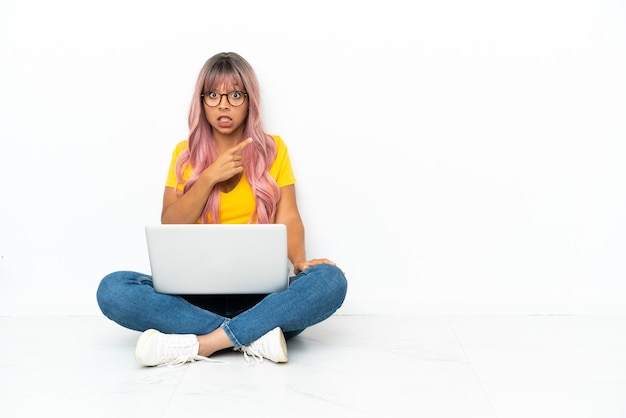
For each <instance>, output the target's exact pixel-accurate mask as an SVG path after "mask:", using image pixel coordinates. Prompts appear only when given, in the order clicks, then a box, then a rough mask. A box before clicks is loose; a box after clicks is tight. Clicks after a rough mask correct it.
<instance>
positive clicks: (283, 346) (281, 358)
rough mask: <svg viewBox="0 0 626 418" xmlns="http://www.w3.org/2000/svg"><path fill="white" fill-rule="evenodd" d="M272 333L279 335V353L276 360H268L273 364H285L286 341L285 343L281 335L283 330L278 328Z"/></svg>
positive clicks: (286, 358)
mask: <svg viewBox="0 0 626 418" xmlns="http://www.w3.org/2000/svg"><path fill="white" fill-rule="evenodd" d="M272 332H276V333H278V335H279V338H280V348H281V352H280V353H278V357H277V358H276V359H270V360H272V361H273V362H274V363H287V361H288V355H287V341H285V335H284V334H283V330H282V329H280V328H275V329H274V331H272Z"/></svg>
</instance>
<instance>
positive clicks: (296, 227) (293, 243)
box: [276, 185, 335, 274]
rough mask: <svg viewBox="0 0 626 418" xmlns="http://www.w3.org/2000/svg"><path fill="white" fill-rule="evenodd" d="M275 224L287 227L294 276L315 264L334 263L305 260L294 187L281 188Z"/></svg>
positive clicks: (301, 228)
mask: <svg viewBox="0 0 626 418" xmlns="http://www.w3.org/2000/svg"><path fill="white" fill-rule="evenodd" d="M276 223H277V224H284V225H286V226H287V255H288V257H289V261H291V264H293V270H294V273H295V274H298V273H300V272H301V271H303V270H306V269H308V268H309V267H311V266H313V265H316V264H332V265H335V263H334V262H332V261H330V260H328V259H326V258H319V259H313V260H307V258H306V250H305V242H304V224H303V223H302V218H300V211H299V210H298V204H297V202H296V188H295V186H294V185H290V186H285V187H281V189H280V200H279V201H278V208H277V210H276Z"/></svg>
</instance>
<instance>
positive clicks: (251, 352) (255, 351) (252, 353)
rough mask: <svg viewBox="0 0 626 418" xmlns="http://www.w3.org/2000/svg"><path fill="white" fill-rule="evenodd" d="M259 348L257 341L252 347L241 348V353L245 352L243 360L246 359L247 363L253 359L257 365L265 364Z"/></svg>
mask: <svg viewBox="0 0 626 418" xmlns="http://www.w3.org/2000/svg"><path fill="white" fill-rule="evenodd" d="M257 346H258V343H257V342H256V341H255V342H253V343H251V344H250V345H246V346H243V347H241V351H243V358H245V359H246V361H247V362H250V357H252V358H253V359H254V360H255V361H256V362H257V363H262V362H263V356H262V355H261V352H260V347H257Z"/></svg>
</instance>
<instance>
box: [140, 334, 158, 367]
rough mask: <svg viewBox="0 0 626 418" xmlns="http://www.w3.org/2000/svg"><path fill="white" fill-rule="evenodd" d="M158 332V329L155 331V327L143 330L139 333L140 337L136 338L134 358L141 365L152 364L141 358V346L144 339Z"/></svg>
mask: <svg viewBox="0 0 626 418" xmlns="http://www.w3.org/2000/svg"><path fill="white" fill-rule="evenodd" d="M158 332H159V331H157V330H156V329H149V330H147V331H144V332H143V333H142V334H141V337H139V340H137V346H136V347H135V360H136V361H137V363H139V364H141V365H142V366H154V364H146V363H145V362H144V361H143V359H142V355H143V347H144V345H146V341H148V340H149V339H150V337H152V336H153V335H154V334H158Z"/></svg>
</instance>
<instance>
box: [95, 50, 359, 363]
mask: <svg viewBox="0 0 626 418" xmlns="http://www.w3.org/2000/svg"><path fill="white" fill-rule="evenodd" d="M259 103H260V100H259V84H258V80H257V78H256V75H255V73H254V70H253V69H252V67H251V66H250V64H249V63H248V62H247V61H246V60H245V59H244V58H242V57H241V56H240V55H238V54H236V53H233V52H226V53H219V54H216V55H214V56H213V57H211V58H210V59H209V60H208V61H207V62H206V63H205V64H204V66H203V67H202V70H201V71H200V74H199V76H198V80H197V83H196V88H195V91H194V94H193V98H192V101H191V109H190V112H189V129H190V132H189V139H188V140H185V141H182V142H180V143H178V144H177V146H176V147H175V149H174V152H173V155H172V161H171V164H170V168H169V172H168V177H167V181H166V184H165V191H164V194H163V210H162V214H161V222H162V223H280V224H284V225H286V226H287V241H288V257H289V260H290V261H291V263H292V265H293V270H294V274H295V276H293V277H291V278H290V284H289V288H288V289H287V290H284V291H280V292H276V293H272V294H269V295H200V296H195V297H191V296H190V297H183V296H177V295H167V294H160V293H156V292H155V291H154V289H153V287H152V279H151V277H150V276H148V275H145V274H142V273H136V272H130V271H119V272H115V273H111V274H109V275H107V276H106V277H104V279H102V281H101V283H100V286H99V287H98V291H97V300H98V304H99V306H100V309H101V310H102V312H103V313H104V315H106V316H107V317H108V318H109V319H111V320H113V321H115V322H116V323H118V324H120V325H122V326H123V327H126V328H130V329H133V330H137V331H141V332H142V334H141V336H140V337H139V340H138V341H137V347H136V349H135V358H136V360H137V361H138V362H139V363H140V364H142V365H144V366H158V365H164V364H172V363H184V362H188V361H195V360H202V359H206V358H208V357H210V356H211V355H212V354H213V353H215V352H217V351H220V350H224V349H229V348H231V349H235V350H239V351H242V352H243V353H244V355H245V356H246V358H248V356H252V357H254V358H255V359H257V360H259V361H262V359H263V358H266V359H269V360H271V361H273V362H276V363H283V362H287V359H288V356H287V345H286V340H289V339H290V338H292V337H294V336H296V335H298V334H299V333H301V332H302V331H303V330H304V329H305V328H307V327H310V326H312V325H314V324H317V323H319V322H321V321H323V320H325V319H327V318H328V317H330V316H331V315H332V314H333V313H334V312H336V311H337V309H339V307H340V306H341V305H342V303H343V301H344V299H345V296H346V291H347V282H346V278H345V276H344V274H343V272H342V271H341V270H340V269H339V268H338V267H337V266H336V265H335V263H334V262H332V261H330V260H328V259H326V258H321V259H311V260H309V259H307V258H306V251H305V245H304V226H303V223H302V220H301V218H300V214H299V211H298V207H297V204H296V192H295V187H294V184H295V178H294V175H293V171H292V167H291V162H290V159H289V154H288V151H287V147H286V146H285V144H284V142H283V141H282V139H281V138H280V137H279V136H271V135H268V134H267V133H266V132H265V131H264V130H263V127H262V123H261V112H260V109H259Z"/></svg>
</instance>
